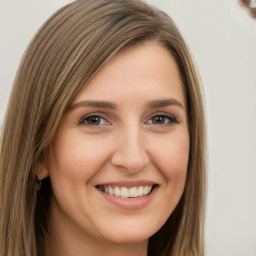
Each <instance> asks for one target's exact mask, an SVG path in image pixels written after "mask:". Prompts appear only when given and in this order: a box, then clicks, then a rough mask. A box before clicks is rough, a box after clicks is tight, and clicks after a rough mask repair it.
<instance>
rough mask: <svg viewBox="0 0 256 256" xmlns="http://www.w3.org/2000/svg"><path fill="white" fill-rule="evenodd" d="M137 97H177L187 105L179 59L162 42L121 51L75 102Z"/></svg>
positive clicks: (86, 86) (119, 99)
mask: <svg viewBox="0 0 256 256" xmlns="http://www.w3.org/2000/svg"><path fill="white" fill-rule="evenodd" d="M137 97H140V99H141V100H142V99H143V98H145V100H148V99H151V98H152V99H154V98H157V97H158V98H163V97H173V98H176V99H178V100H179V101H181V102H182V103H183V104H184V105H186V102H185V97H184V90H183V84H182V81H181V79H180V75H179V70H178V66H177V64H176V61H175V59H174V58H173V56H172V55H171V53H170V52H169V50H167V49H166V48H165V47H164V46H162V45H160V44H158V43H152V42H150V43H145V44H142V45H139V46H135V47H132V48H129V49H127V50H125V51H123V52H121V53H119V54H118V55H117V56H115V57H114V58H113V59H112V60H111V61H110V62H109V63H108V64H107V65H106V66H105V67H103V68H102V69H101V70H100V71H99V73H98V74H97V75H96V76H95V77H94V78H93V79H92V80H91V81H90V82H89V83H88V84H87V85H85V86H84V88H83V89H82V91H81V92H80V93H79V95H78V97H77V98H76V99H75V101H74V103H76V102H77V101H79V100H81V99H83V100H86V99H87V100H89V99H97V100H109V101H112V100H114V101H117V102H119V101H121V100H122V102H123V101H124V100H127V101H128V100H130V101H131V99H134V100H135V99H136V98H137ZM122 102H120V103H122Z"/></svg>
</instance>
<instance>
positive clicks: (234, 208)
mask: <svg viewBox="0 0 256 256" xmlns="http://www.w3.org/2000/svg"><path fill="white" fill-rule="evenodd" d="M69 2H71V1H68V0H0V125H1V124H2V122H3V118H4V113H5V110H6V105H7V101H8V95H9V93H10V90H11V85H12V82H13V79H14V76H15V72H16V70H17V67H18V64H19V61H20V58H21V56H22V54H23V52H24V50H25V48H26V46H27V44H28V42H29V40H30V39H31V38H32V36H33V35H34V33H35V32H36V30H37V29H38V28H39V27H40V25H41V24H42V23H43V22H44V21H45V20H46V19H47V18H48V17H49V15H51V14H52V13H53V12H54V11H56V10H57V9H58V8H59V7H61V6H63V5H64V4H66V3H69ZM147 2H149V3H151V4H153V5H155V6H157V7H159V8H161V9H162V10H164V11H165V12H167V13H168V14H169V15H170V16H171V17H172V18H173V19H174V21H175V22H176V24H177V25H178V27H179V29H180V31H181V33H182V34H183V36H184V38H185V40H186V41H187V44H188V46H189V48H190V49H191V52H192V53H193V56H194V58H195V60H196V62H197V65H198V68H199V71H200V73H201V77H202V81H203V84H204V90H205V97H206V107H207V122H208V145H209V146H208V151H209V161H208V162H209V164H208V166H209V168H208V202H207V222H206V249H207V255H208V256H255V255H256V100H255V98H256V19H255V20H253V19H252V18H251V17H250V16H249V15H248V14H247V12H246V10H244V9H242V8H241V7H240V6H239V4H238V3H237V1H235V0H214V1H212V0H193V1H191V0H151V1H150V0H148V1H147Z"/></svg>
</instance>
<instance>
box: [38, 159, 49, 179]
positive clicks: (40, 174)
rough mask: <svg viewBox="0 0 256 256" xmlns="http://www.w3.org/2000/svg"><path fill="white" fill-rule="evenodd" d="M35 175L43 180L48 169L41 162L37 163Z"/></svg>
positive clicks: (47, 173) (46, 175) (47, 174)
mask: <svg viewBox="0 0 256 256" xmlns="http://www.w3.org/2000/svg"><path fill="white" fill-rule="evenodd" d="M36 176H37V179H38V180H43V179H45V178H47V177H48V176H49V171H48V168H47V166H46V165H45V164H43V163H38V164H37V168H36Z"/></svg>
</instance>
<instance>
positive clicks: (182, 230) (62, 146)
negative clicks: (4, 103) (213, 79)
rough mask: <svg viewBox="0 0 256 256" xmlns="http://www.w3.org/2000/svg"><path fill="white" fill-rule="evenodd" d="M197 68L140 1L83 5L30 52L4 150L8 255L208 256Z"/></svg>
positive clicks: (169, 27)
mask: <svg viewBox="0 0 256 256" xmlns="http://www.w3.org/2000/svg"><path fill="white" fill-rule="evenodd" d="M204 142H205V135H204V112H203V100H202V93H201V89H200V83H199V79H198V77H197V73H196V69H195V66H194V64H193V62H192V60H191V57H190V55H189V52H188V49H187V47H186V45H185V43H184V41H183V39H182V37H181V35H180V33H179V32H178V30H177V28H176V26H175V24H174V23H173V21H172V20H171V19H170V17H168V16H167V15H166V14H165V13H164V12H162V11H159V10H157V9H155V8H152V7H150V6H148V5H147V4H145V3H143V2H141V1H136V0H134V1H133V0H132V1H121V0H114V1H113V0H111V1H110V0H96V1H95V0H91V1H84V0H78V1H75V2H73V3H71V4H69V5H67V6H65V7H63V8H62V9H60V10H59V11H58V12H57V13H55V14H54V15H53V16H52V17H51V18H50V19H49V20H48V21H47V22H46V23H45V24H44V25H43V27H42V28H41V29H40V30H39V32H38V33H37V34H36V36H35V38H34V39H33V40H32V42H31V43H30V45H29V47H28V49H27V51H26V53H25V55H24V57H23V59H22V62H21V65H20V68H19V70H18V73H17V76H16V79H15V82H14V87H13V91H12V94H11V97H10V101H9V106H8V111H7V114H6V120H5V125H4V130H3V134H2V142H1V158H0V159H1V162H0V164H1V166H0V167H1V169H0V170H1V206H2V209H1V235H0V237H1V238H0V239H1V245H0V246H1V248H0V255H8V256H9V255H134V256H135V255H142V256H143V255H172V256H178V255H179V256H181V255H182V256H185V255H197V256H202V255H204V241H203V236H204V229H203V228H204V224H203V223H204V200H205V145H204Z"/></svg>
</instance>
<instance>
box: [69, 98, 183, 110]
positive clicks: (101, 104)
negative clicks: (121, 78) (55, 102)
mask: <svg viewBox="0 0 256 256" xmlns="http://www.w3.org/2000/svg"><path fill="white" fill-rule="evenodd" d="M172 105H175V106H178V107H181V108H182V109H185V108H184V106H183V104H181V103H180V102H179V101H177V100H175V99H172V98H168V99H160V100H151V101H148V102H147V103H146V104H145V106H146V107H148V108H162V107H168V106H172ZM79 107H98V108H108V109H113V110H115V109H117V104H115V103H112V102H109V101H80V102H78V103H75V104H73V105H71V106H70V107H69V110H72V109H75V108H79Z"/></svg>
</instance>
